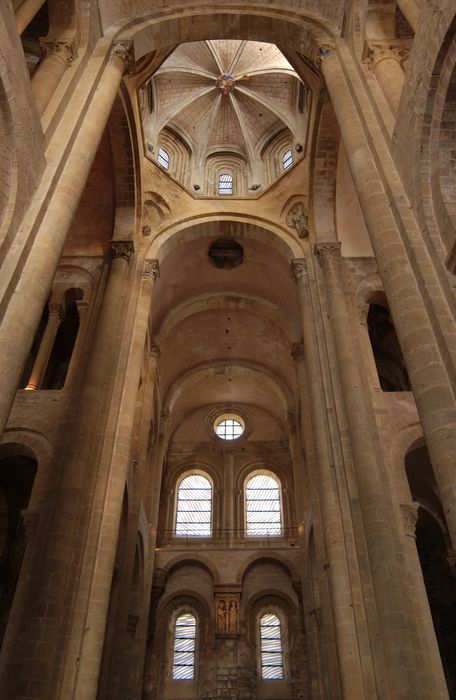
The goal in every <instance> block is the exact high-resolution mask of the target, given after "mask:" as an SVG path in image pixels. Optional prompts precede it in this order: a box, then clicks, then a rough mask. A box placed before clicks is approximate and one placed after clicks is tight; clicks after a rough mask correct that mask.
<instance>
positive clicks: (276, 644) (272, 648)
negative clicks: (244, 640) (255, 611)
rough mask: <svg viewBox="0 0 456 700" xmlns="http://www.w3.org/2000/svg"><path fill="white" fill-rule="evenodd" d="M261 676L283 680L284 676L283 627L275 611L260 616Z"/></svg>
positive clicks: (267, 678) (265, 678) (266, 678)
mask: <svg viewBox="0 0 456 700" xmlns="http://www.w3.org/2000/svg"><path fill="white" fill-rule="evenodd" d="M260 655H261V678H263V679H264V680H268V681H269V680H281V679H282V678H283V649H282V629H281V626H280V620H279V618H278V617H277V615H274V613H271V612H267V613H264V615H262V616H261V618H260Z"/></svg>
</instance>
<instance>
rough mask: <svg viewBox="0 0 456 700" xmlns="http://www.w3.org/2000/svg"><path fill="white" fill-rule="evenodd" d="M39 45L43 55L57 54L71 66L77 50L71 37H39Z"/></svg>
mask: <svg viewBox="0 0 456 700" xmlns="http://www.w3.org/2000/svg"><path fill="white" fill-rule="evenodd" d="M40 47H41V51H42V52H43V55H44V56H58V57H59V58H61V59H62V61H63V62H64V63H65V64H66V66H67V68H69V67H70V66H71V64H72V63H73V61H74V59H75V58H77V55H78V52H77V49H76V45H75V42H74V40H73V39H47V38H46V37H43V38H42V39H40Z"/></svg>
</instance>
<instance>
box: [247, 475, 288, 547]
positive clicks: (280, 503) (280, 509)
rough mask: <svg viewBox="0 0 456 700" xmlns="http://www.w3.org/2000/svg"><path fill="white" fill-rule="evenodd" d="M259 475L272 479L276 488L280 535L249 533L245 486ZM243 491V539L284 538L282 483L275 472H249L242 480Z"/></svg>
mask: <svg viewBox="0 0 456 700" xmlns="http://www.w3.org/2000/svg"><path fill="white" fill-rule="evenodd" d="M261 475H264V476H268V477H270V478H272V479H273V480H274V481H275V483H276V484H277V487H278V493H279V498H278V500H279V514H280V521H279V525H280V533H264V534H258V533H249V522H248V513H249V511H248V508H247V490H248V489H247V485H248V483H249V481H251V480H252V479H254V478H255V477H256V476H261ZM243 491H244V535H245V537H248V538H249V539H250V538H252V537H258V538H264V537H268V538H270V537H284V536H285V521H284V507H283V487H282V481H281V479H280V478H279V477H278V476H277V474H275V472H273V471H272V469H256V470H254V471H251V472H249V473H248V474H247V476H246V477H245V479H244V485H243Z"/></svg>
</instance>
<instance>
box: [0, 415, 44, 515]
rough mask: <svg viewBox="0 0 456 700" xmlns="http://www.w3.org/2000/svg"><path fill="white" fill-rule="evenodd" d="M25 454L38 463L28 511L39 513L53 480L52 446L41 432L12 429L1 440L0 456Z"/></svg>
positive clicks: (6, 431)
mask: <svg viewBox="0 0 456 700" xmlns="http://www.w3.org/2000/svg"><path fill="white" fill-rule="evenodd" d="M13 454H24V455H27V456H30V457H32V458H33V459H35V460H36V462H37V465H38V466H37V472H36V476H35V480H34V484H33V489H32V493H31V495H30V500H29V504H28V510H29V511H31V512H39V511H40V509H41V508H42V505H43V503H44V502H45V500H46V498H47V497H48V495H49V493H50V491H51V487H52V479H53V476H54V474H53V470H52V456H53V453H52V446H51V443H50V442H49V440H48V439H47V438H46V437H45V436H44V435H42V434H41V433H40V432H38V431H35V430H30V429H25V428H19V427H11V428H8V429H7V430H5V432H4V433H3V435H2V437H1V438H0V456H3V455H4V456H9V455H13Z"/></svg>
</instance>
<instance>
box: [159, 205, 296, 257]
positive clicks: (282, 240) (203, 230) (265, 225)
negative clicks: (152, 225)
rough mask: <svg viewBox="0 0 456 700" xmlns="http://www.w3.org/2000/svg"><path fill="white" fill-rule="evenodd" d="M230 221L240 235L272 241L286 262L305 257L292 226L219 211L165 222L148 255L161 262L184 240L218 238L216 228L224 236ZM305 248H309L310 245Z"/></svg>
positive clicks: (265, 241)
mask: <svg viewBox="0 0 456 700" xmlns="http://www.w3.org/2000/svg"><path fill="white" fill-rule="evenodd" d="M229 224H232V225H233V226H235V235H236V237H237V238H251V239H253V240H258V241H260V242H262V243H266V244H269V245H270V246H271V248H273V249H274V250H275V251H276V252H278V253H279V255H281V256H282V257H283V258H284V259H285V260H286V261H287V262H290V261H291V260H292V259H293V258H300V257H303V256H304V253H303V246H302V244H301V242H300V241H298V240H296V238H295V237H294V236H293V233H292V232H290V229H289V228H286V227H285V226H283V225H281V224H276V223H274V222H272V221H271V220H270V219H266V218H264V219H263V218H261V217H259V216H253V215H252V216H246V215H245V214H244V213H241V212H239V213H236V212H232V213H229V214H228V213H227V212H226V211H220V212H216V213H211V214H206V215H203V216H200V217H198V218H197V219H195V218H194V217H188V218H182V219H180V220H179V221H178V222H175V223H173V224H169V225H166V226H165V227H164V228H163V229H162V230H161V231H160V232H159V234H158V235H157V236H156V237H155V239H154V240H153V241H152V242H151V244H150V246H149V249H148V251H147V254H146V257H148V258H157V259H158V260H159V261H160V262H162V261H163V260H164V259H165V258H166V256H167V255H169V253H171V252H172V251H173V250H174V249H175V248H177V247H178V246H179V245H180V244H181V243H183V242H188V241H192V240H196V239H198V238H201V237H202V236H208V237H209V236H213V237H215V236H217V233H218V231H217V228H218V229H219V230H220V235H222V234H223V230H221V227H222V228H223V227H226V226H227V225H229ZM305 249H306V250H307V247H306V248H305Z"/></svg>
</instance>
